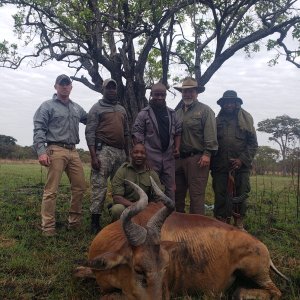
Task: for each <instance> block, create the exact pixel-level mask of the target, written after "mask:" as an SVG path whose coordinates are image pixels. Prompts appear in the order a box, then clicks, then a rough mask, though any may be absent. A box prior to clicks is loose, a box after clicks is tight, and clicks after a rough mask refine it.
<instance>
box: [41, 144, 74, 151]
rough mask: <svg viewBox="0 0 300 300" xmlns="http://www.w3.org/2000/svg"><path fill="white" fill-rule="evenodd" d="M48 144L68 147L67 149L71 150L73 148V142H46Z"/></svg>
mask: <svg viewBox="0 0 300 300" xmlns="http://www.w3.org/2000/svg"><path fill="white" fill-rule="evenodd" d="M47 145H48V146H50V145H55V146H59V147H62V148H65V149H69V150H73V149H75V144H64V143H55V142H49V143H47Z"/></svg>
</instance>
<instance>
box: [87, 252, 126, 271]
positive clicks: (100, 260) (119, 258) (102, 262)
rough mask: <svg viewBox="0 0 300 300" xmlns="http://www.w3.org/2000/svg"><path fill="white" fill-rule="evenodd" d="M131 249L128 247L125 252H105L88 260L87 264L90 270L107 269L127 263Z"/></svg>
mask: <svg viewBox="0 0 300 300" xmlns="http://www.w3.org/2000/svg"><path fill="white" fill-rule="evenodd" d="M131 254H132V252H131V249H130V248H129V247H128V249H127V251H125V252H122V253H120V252H105V253H103V254H101V255H98V256H96V257H95V258H93V259H91V260H89V262H88V266H89V267H90V268H91V269H92V270H109V269H112V268H114V267H116V266H118V265H124V264H127V263H128V261H129V259H130V257H131Z"/></svg>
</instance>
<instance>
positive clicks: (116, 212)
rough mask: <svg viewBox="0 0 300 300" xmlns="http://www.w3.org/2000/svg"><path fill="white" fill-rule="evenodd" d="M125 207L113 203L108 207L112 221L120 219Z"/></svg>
mask: <svg viewBox="0 0 300 300" xmlns="http://www.w3.org/2000/svg"><path fill="white" fill-rule="evenodd" d="M125 208H126V207H125V206H124V205H122V204H114V205H113V206H112V207H111V208H109V213H110V215H111V219H112V221H113V222H114V221H117V220H119V219H120V216H121V214H122V212H123V211H124V209H125Z"/></svg>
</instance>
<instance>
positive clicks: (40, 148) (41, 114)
mask: <svg viewBox="0 0 300 300" xmlns="http://www.w3.org/2000/svg"><path fill="white" fill-rule="evenodd" d="M48 122H49V112H48V110H47V109H46V107H45V105H41V106H40V107H39V108H38V110H37V111H36V112H35V114H34V117H33V127H34V128H33V149H34V150H35V151H36V153H37V155H38V156H40V155H41V154H44V153H46V147H45V143H46V142H47V138H46V135H47V131H48Z"/></svg>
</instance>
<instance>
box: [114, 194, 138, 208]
mask: <svg viewBox="0 0 300 300" xmlns="http://www.w3.org/2000/svg"><path fill="white" fill-rule="evenodd" d="M113 201H114V204H122V205H124V206H125V207H128V206H130V205H132V204H133V203H132V202H131V201H129V200H127V199H125V198H124V197H123V196H120V195H113Z"/></svg>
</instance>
